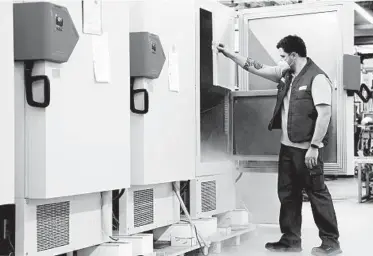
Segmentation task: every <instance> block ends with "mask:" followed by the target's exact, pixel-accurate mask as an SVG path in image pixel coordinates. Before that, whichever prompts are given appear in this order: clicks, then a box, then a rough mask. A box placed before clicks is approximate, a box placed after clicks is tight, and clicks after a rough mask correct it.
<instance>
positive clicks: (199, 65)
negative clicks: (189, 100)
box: [196, 0, 236, 177]
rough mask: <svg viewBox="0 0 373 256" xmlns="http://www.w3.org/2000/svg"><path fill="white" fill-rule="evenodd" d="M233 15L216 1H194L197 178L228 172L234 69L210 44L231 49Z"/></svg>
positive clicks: (232, 41) (229, 168)
mask: <svg viewBox="0 0 373 256" xmlns="http://www.w3.org/2000/svg"><path fill="white" fill-rule="evenodd" d="M235 15H236V14H235V11H234V9H232V8H229V7H227V6H224V5H222V4H220V3H218V2H213V1H206V0H203V1H202V0H196V20H197V22H196V109H197V113H196V116H197V134H198V138H197V158H198V159H197V166H196V176H197V177H200V176H204V175H214V174H220V173H226V172H229V171H231V170H232V160H231V153H230V151H229V129H228V128H229V127H228V125H227V124H229V119H228V110H229V108H228V107H229V91H230V90H232V89H233V88H234V86H235V70H236V69H235V64H234V62H232V61H231V60H229V59H227V58H226V57H224V56H223V55H222V54H219V53H217V51H215V50H213V47H212V43H213V42H216V43H223V44H225V45H226V46H227V47H229V48H232V49H233V48H234V22H235Z"/></svg>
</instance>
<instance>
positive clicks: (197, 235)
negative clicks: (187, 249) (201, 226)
mask: <svg viewBox="0 0 373 256" xmlns="http://www.w3.org/2000/svg"><path fill="white" fill-rule="evenodd" d="M181 221H182V222H186V223H189V225H191V226H192V228H193V225H192V224H191V223H190V222H189V221H187V220H181ZM194 232H195V234H196V238H197V242H198V244H199V251H200V252H201V253H202V254H204V253H203V250H202V247H203V246H202V244H201V241H200V240H199V236H200V235H199V234H198V231H197V227H196V226H194Z"/></svg>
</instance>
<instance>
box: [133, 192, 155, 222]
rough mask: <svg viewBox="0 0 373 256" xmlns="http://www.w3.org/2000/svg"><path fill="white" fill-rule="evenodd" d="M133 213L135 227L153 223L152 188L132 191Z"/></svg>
mask: <svg viewBox="0 0 373 256" xmlns="http://www.w3.org/2000/svg"><path fill="white" fill-rule="evenodd" d="M133 214H134V215H133V216H134V218H135V220H134V226H135V228H138V227H142V226H145V225H149V224H152V223H154V191H153V189H143V190H137V191H134V192H133Z"/></svg>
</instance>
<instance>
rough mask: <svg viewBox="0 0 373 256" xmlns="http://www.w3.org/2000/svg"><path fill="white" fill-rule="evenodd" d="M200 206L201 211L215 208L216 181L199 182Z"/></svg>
mask: <svg viewBox="0 0 373 256" xmlns="http://www.w3.org/2000/svg"><path fill="white" fill-rule="evenodd" d="M201 204H202V205H201V208H202V212H210V211H214V210H216V181H215V180H212V181H205V182H201Z"/></svg>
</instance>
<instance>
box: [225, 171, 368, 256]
mask: <svg viewBox="0 0 373 256" xmlns="http://www.w3.org/2000/svg"><path fill="white" fill-rule="evenodd" d="M327 184H328V187H329V190H330V192H331V194H332V196H333V198H334V206H335V209H336V212H337V218H338V223H339V229H340V242H341V247H342V250H343V254H342V255H343V256H360V255H372V252H371V249H370V248H372V246H371V244H372V241H373V240H372V239H373V236H372V234H373V233H372V230H373V202H367V203H363V204H358V203H357V181H356V180H355V179H354V178H341V179H338V180H334V181H328V182H327ZM273 189H275V188H273ZM280 235H281V234H280V231H279V227H278V225H276V224H264V225H261V224H259V225H258V226H257V229H256V231H255V232H253V233H252V234H251V235H250V236H249V237H248V239H247V240H245V241H242V243H241V245H240V246H238V247H225V248H224V251H223V253H222V254H220V255H221V256H228V255H229V256H241V255H242V256H244V255H245V256H248V255H253V256H260V255H289V256H292V255H293V256H298V255H302V256H303V255H311V253H310V251H311V249H312V247H314V246H319V245H320V243H321V241H320V239H319V238H318V230H317V228H316V226H315V224H314V222H313V217H312V212H311V207H310V204H309V203H304V206H303V226H302V239H303V244H302V245H303V252H302V253H271V252H267V251H266V250H265V249H264V245H265V243H266V242H268V241H277V240H278V239H279V238H280Z"/></svg>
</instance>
